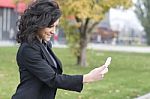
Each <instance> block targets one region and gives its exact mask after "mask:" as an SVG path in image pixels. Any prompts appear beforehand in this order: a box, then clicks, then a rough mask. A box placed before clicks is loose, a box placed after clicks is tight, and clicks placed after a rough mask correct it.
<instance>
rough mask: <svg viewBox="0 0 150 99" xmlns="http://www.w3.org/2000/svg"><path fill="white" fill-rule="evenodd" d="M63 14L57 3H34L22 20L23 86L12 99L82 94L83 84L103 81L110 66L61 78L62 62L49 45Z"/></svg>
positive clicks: (20, 57) (47, 0) (43, 0)
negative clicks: (62, 93)
mask: <svg viewBox="0 0 150 99" xmlns="http://www.w3.org/2000/svg"><path fill="white" fill-rule="evenodd" d="M60 16H61V11H60V9H59V6H58V4H57V3H56V2H55V1H54V0H39V1H35V2H34V3H33V4H32V5H31V6H29V8H28V9H26V10H25V12H24V14H23V15H22V16H21V19H20V20H19V24H18V26H19V32H18V34H17V41H18V43H21V44H20V47H19V49H18V52H17V64H18V66H19V72H20V84H19V85H18V87H17V90H16V93H15V94H14V95H13V96H12V99H54V98H55V95H56V91H57V89H58V88H60V89H65V90H71V91H77V92H81V91H82V89H83V84H84V83H89V82H94V81H97V80H102V79H103V77H104V74H105V73H107V72H108V68H107V66H105V65H104V66H102V67H98V68H96V69H94V70H92V71H91V72H90V73H88V74H85V75H66V74H62V72H63V69H62V64H61V61H60V60H59V59H58V58H57V57H56V55H55V53H54V52H53V51H52V49H51V43H50V42H49V40H50V38H51V36H52V35H53V34H54V33H55V28H56V26H57V25H58V22H59V18H60Z"/></svg>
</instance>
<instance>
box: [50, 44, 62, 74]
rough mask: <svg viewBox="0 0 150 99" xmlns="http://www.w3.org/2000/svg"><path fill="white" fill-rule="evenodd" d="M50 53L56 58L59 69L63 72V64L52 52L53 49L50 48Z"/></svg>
mask: <svg viewBox="0 0 150 99" xmlns="http://www.w3.org/2000/svg"><path fill="white" fill-rule="evenodd" d="M48 51H49V52H50V53H51V54H52V56H53V57H54V59H55V60H56V63H57V66H59V68H60V69H61V71H62V64H61V61H60V60H59V59H58V58H57V56H56V55H55V54H54V52H53V51H52V50H51V48H50V47H49V46H48Z"/></svg>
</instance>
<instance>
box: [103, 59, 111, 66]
mask: <svg viewBox="0 0 150 99" xmlns="http://www.w3.org/2000/svg"><path fill="white" fill-rule="evenodd" d="M110 63H111V57H108V58H107V60H106V61H105V64H104V65H105V66H107V67H108V66H109V65H110Z"/></svg>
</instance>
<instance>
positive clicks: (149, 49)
mask: <svg viewBox="0 0 150 99" xmlns="http://www.w3.org/2000/svg"><path fill="white" fill-rule="evenodd" d="M14 45H15V44H14V43H12V42H8V41H7V42H0V47H1V46H14ZM53 47H56V48H67V45H60V44H54V45H53ZM88 49H93V50H105V51H119V52H136V53H150V46H146V47H139V46H121V45H105V44H93V43H90V44H88Z"/></svg>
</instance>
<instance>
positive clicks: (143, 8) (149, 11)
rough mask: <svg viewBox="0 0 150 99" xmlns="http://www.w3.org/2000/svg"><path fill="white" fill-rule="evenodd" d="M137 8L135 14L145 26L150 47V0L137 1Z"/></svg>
mask: <svg viewBox="0 0 150 99" xmlns="http://www.w3.org/2000/svg"><path fill="white" fill-rule="evenodd" d="M135 6H136V10H135V12H136V14H137V15H138V18H139V19H140V20H141V23H142V25H143V26H144V29H145V32H146V34H147V43H148V45H150V0H137V3H136V4H135Z"/></svg>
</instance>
